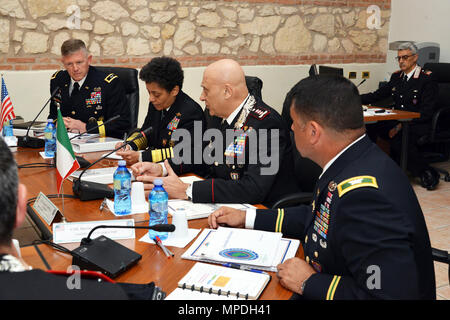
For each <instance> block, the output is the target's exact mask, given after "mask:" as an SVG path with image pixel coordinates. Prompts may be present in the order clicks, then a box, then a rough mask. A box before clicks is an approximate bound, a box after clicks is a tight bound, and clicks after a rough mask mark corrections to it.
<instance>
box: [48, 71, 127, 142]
mask: <svg viewBox="0 0 450 320" xmlns="http://www.w3.org/2000/svg"><path fill="white" fill-rule="evenodd" d="M70 80H71V79H70V75H69V73H68V72H67V71H65V70H60V71H57V72H55V73H54V74H53V75H52V77H51V80H50V92H53V90H54V89H55V88H56V87H57V86H58V87H59V88H60V89H59V92H58V93H57V94H56V95H55V98H54V99H52V102H51V104H50V114H49V116H48V117H49V118H52V119H56V117H57V103H59V104H60V108H61V114H62V116H63V117H71V118H74V119H77V120H81V121H82V122H84V123H86V130H89V129H90V128H94V127H96V126H98V125H101V124H102V123H103V121H106V120H108V119H109V118H112V117H114V116H116V115H120V118H118V119H116V120H114V121H112V122H110V123H107V124H106V125H104V126H100V127H99V128H98V129H93V131H90V133H99V134H100V135H101V136H109V137H115V138H123V136H124V133H126V132H128V131H129V130H130V129H131V128H130V127H131V120H130V109H129V107H128V104H127V100H126V95H125V89H124V88H123V86H122V84H121V83H120V80H119V79H118V77H117V75H115V74H114V73H110V74H106V73H104V72H102V71H99V70H97V69H96V68H95V67H92V66H90V67H89V71H88V74H87V76H86V79H85V81H84V83H83V85H82V87H80V89H79V94H77V95H74V96H72V97H71V96H70V95H69V87H70Z"/></svg>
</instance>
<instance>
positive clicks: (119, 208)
mask: <svg viewBox="0 0 450 320" xmlns="http://www.w3.org/2000/svg"><path fill="white" fill-rule="evenodd" d="M126 164H127V163H126V161H125V160H120V161H119V167H118V168H117V170H116V172H114V212H115V213H116V214H117V215H126V214H130V213H131V174H130V172H129V171H128V169H127V167H126Z"/></svg>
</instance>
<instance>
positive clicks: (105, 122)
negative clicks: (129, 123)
mask: <svg viewBox="0 0 450 320" xmlns="http://www.w3.org/2000/svg"><path fill="white" fill-rule="evenodd" d="M118 118H120V114H118V115H116V116H114V117H112V118H110V119H108V120H106V121H104V122H103V123H102V124H100V125H98V126H95V127H92V128H90V129H89V130H86V132H83V133H80V134H77V135H76V136H74V137H72V138H70V139H69V140H73V139H75V138H79V137H81V136H82V135H84V134H86V133H89V132H91V131H93V130H95V129H97V128H99V127H101V126H104V125H105V124H107V123H110V122H111V121H114V120H117V119H118Z"/></svg>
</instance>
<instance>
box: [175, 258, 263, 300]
mask: <svg viewBox="0 0 450 320" xmlns="http://www.w3.org/2000/svg"><path fill="white" fill-rule="evenodd" d="M269 281H270V275H268V274H267V273H257V272H251V271H244V270H237V269H232V268H226V267H222V266H216V265H212V264H206V263H201V262H198V263H196V264H195V265H194V266H193V267H192V268H191V270H189V272H188V273H187V274H186V275H185V276H184V277H183V279H181V280H180V281H179V282H178V288H177V289H175V290H174V291H172V293H171V294H169V295H168V296H167V298H166V300H237V299H239V300H244V299H245V300H247V299H249V300H256V299H258V297H259V296H260V295H261V293H262V291H263V290H264V288H265V287H266V286H267V284H268V283H269Z"/></svg>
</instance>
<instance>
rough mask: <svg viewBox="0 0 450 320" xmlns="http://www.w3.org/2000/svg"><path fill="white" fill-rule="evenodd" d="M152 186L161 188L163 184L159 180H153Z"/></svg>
mask: <svg viewBox="0 0 450 320" xmlns="http://www.w3.org/2000/svg"><path fill="white" fill-rule="evenodd" d="M153 184H154V185H155V186H162V185H163V182H162V180H161V179H155V180H154V181H153Z"/></svg>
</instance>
